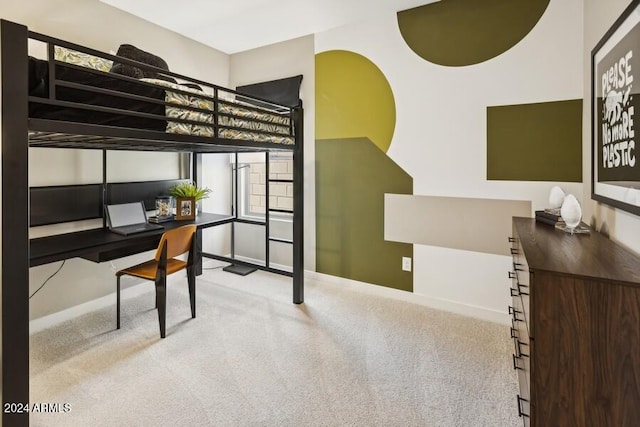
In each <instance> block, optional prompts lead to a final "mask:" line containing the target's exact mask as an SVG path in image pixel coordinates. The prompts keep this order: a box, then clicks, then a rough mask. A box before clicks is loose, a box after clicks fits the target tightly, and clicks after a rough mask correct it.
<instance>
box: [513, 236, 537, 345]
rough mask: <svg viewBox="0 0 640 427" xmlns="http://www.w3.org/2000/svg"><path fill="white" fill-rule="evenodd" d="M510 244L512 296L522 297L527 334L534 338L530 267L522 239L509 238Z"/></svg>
mask: <svg viewBox="0 0 640 427" xmlns="http://www.w3.org/2000/svg"><path fill="white" fill-rule="evenodd" d="M509 242H510V243H511V248H510V250H511V257H512V266H511V268H512V269H511V271H510V272H509V278H511V290H510V292H511V296H512V297H514V298H515V296H516V295H517V296H519V297H520V300H521V301H522V304H521V305H522V313H523V317H524V322H525V325H526V328H527V333H528V335H529V336H530V337H533V330H532V329H533V325H532V322H531V307H530V301H531V300H530V298H531V292H532V286H531V273H530V272H529V265H528V264H527V259H526V258H525V256H524V251H523V249H522V245H521V242H520V239H519V238H517V237H513V238H509ZM514 304H515V303H514Z"/></svg>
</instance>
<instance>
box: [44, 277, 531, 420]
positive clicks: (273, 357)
mask: <svg viewBox="0 0 640 427" xmlns="http://www.w3.org/2000/svg"><path fill="white" fill-rule="evenodd" d="M144 286H148V289H149V292H148V293H147V294H143V295H141V296H136V297H133V298H129V299H126V300H124V301H123V316H122V329H120V330H115V329H114V328H115V319H114V315H115V304H114V307H113V308H110V309H104V310H99V311H96V312H93V313H90V314H87V315H83V316H81V317H78V318H77V319H74V320H72V321H68V322H65V323H63V324H61V325H59V326H56V327H53V328H50V329H47V330H44V331H42V332H39V333H37V334H34V335H33V336H32V337H31V403H32V404H33V403H59V404H64V403H66V404H68V405H69V407H70V410H69V411H68V412H60V413H38V414H31V425H32V426H46V427H50V426H65V427H70V426H83V427H84V426H91V427H97V426H153V427H157V426H172V427H173V426H185V427H187V426H188V427H193V426H491V427H503V426H505V427H509V426H516V425H518V423H519V419H518V417H517V410H516V398H515V396H516V393H517V385H516V384H517V383H516V381H517V380H516V374H515V372H514V371H513V369H512V367H511V351H512V344H511V343H510V340H509V335H508V328H507V327H505V326H502V325H496V324H493V323H488V322H482V321H478V320H474V319H469V318H465V317H461V316H456V315H452V314H449V313H445V312H440V311H436V310H432V309H428V308H425V307H423V306H419V305H413V304H408V303H406V302H400V301H395V300H390V299H386V298H382V297H379V296H372V295H369V294H366V293H361V292H358V291H355V290H353V289H345V288H344V287H341V286H339V285H336V284H327V283H318V282H314V281H307V284H306V292H305V304H303V305H294V304H292V303H291V279H289V278H286V277H282V276H277V275H271V274H268V273H264V272H256V273H253V274H251V275H249V276H246V277H240V276H235V275H233V274H230V273H225V272H223V271H220V270H211V271H206V272H205V274H204V275H203V276H201V277H199V278H198V285H197V286H198V306H197V307H198V308H197V310H198V317H197V318H196V319H191V318H190V313H189V302H188V296H187V295H188V294H187V291H186V287H187V285H186V280H185V281H182V280H178V281H175V280H173V281H172V283H171V286H170V287H169V291H168V314H167V338H166V339H164V340H161V339H160V338H159V332H158V321H157V314H156V311H155V310H154V309H153V302H154V297H153V295H154V294H153V288H152V285H151V284H150V283H149V284H148V285H144Z"/></svg>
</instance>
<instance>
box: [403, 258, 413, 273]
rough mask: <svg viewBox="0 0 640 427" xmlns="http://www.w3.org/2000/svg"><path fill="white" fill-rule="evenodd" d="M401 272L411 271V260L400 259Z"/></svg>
mask: <svg viewBox="0 0 640 427" xmlns="http://www.w3.org/2000/svg"><path fill="white" fill-rule="evenodd" d="M402 271H411V258H409V257H408V256H403V257H402Z"/></svg>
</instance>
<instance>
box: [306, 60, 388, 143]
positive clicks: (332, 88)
mask: <svg viewBox="0 0 640 427" xmlns="http://www.w3.org/2000/svg"><path fill="white" fill-rule="evenodd" d="M315 99H316V104H315V108H316V117H317V119H316V124H315V129H316V139H331V138H359V137H367V138H369V139H370V140H371V141H373V143H374V144H376V145H377V146H378V147H379V148H380V149H381V150H382V151H384V152H387V150H388V149H389V145H390V144H391V138H392V137H393V131H394V129H395V125H396V105H395V99H394V97H393V92H392V91H391V86H390V85H389V82H388V81H387V79H386V77H385V75H384V74H383V73H382V71H380V69H379V68H378V67H377V66H376V65H375V64H374V63H373V62H371V61H370V60H369V59H367V58H365V57H364V56H362V55H359V54H357V53H354V52H349V51H346V50H331V51H326V52H322V53H319V54H317V55H316V97H315Z"/></svg>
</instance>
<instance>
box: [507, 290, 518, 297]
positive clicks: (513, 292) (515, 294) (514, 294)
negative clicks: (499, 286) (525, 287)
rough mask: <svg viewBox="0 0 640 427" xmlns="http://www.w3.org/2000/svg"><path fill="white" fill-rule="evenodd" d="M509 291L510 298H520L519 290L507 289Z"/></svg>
mask: <svg viewBox="0 0 640 427" xmlns="http://www.w3.org/2000/svg"><path fill="white" fill-rule="evenodd" d="M509 290H510V291H511V296H512V297H518V296H520V290H519V289H513V288H509Z"/></svg>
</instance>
